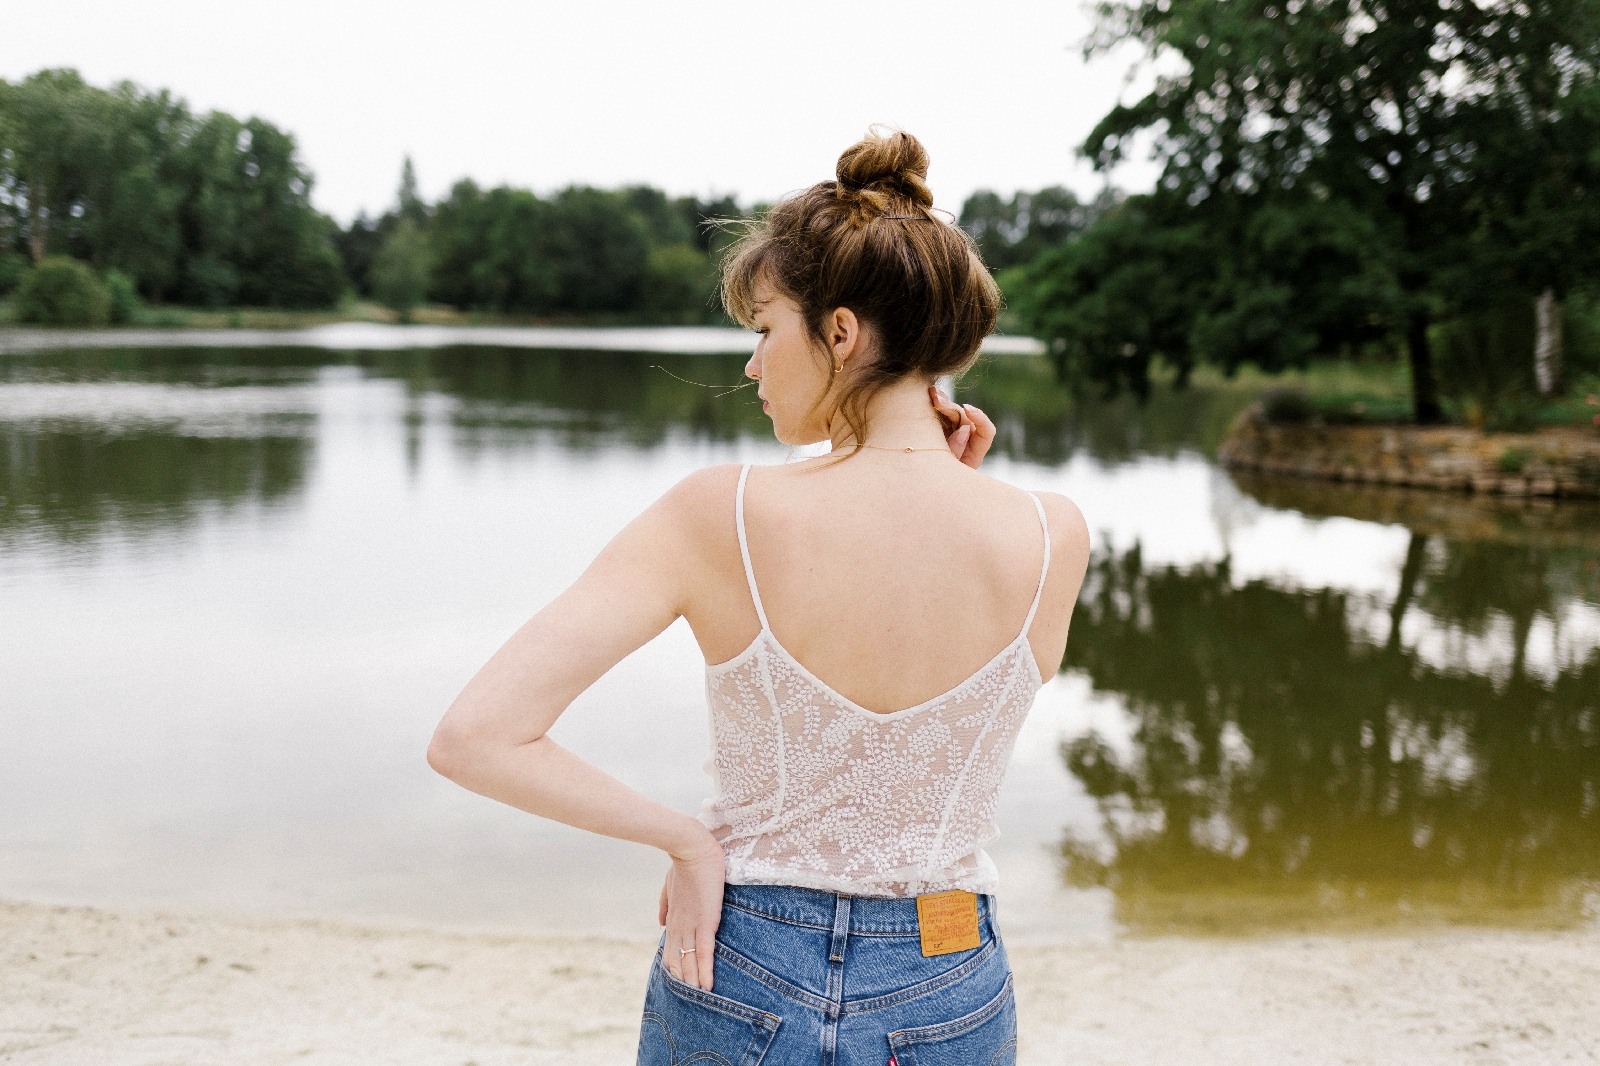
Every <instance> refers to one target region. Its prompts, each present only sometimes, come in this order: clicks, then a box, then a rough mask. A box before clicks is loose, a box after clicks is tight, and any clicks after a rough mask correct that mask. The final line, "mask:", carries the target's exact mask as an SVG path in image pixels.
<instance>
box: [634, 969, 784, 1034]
mask: <svg viewBox="0 0 1600 1066" xmlns="http://www.w3.org/2000/svg"><path fill="white" fill-rule="evenodd" d="M656 967H657V968H658V969H659V970H660V971H661V977H662V979H663V983H664V984H665V985H666V987H667V990H668V991H670V992H671V993H672V994H673V995H675V996H679V997H681V998H683V999H691V1000H694V1001H695V1002H697V1003H699V1004H701V1005H703V1006H706V1007H710V1008H711V1009H712V1010H715V1011H721V1012H722V1013H723V1014H727V1015H731V1016H732V1017H735V1018H738V1019H740V1020H741V1021H746V1022H750V1023H751V1024H753V1025H756V1026H759V1027H760V1028H762V1029H766V1030H770V1031H771V1032H774V1033H775V1032H777V1031H778V1026H780V1025H782V1024H783V1019H782V1018H780V1017H778V1016H777V1015H776V1014H768V1013H767V1012H766V1011H764V1010H757V1009H756V1008H754V1007H747V1006H745V1005H744V1004H743V1003H740V1002H738V1001H737V1000H732V999H729V998H728V997H727V996H719V995H717V994H716V993H715V992H707V991H706V990H705V989H703V988H696V987H694V986H693V985H690V984H685V983H684V982H682V981H680V980H678V979H677V978H676V977H674V976H672V974H671V972H670V971H668V969H667V968H666V967H665V966H663V965H661V956H660V955H657V956H656Z"/></svg>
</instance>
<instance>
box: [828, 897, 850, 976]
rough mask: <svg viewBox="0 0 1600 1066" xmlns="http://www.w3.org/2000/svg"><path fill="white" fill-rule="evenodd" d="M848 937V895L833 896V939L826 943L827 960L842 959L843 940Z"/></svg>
mask: <svg viewBox="0 0 1600 1066" xmlns="http://www.w3.org/2000/svg"><path fill="white" fill-rule="evenodd" d="M848 939H850V897H849V896H844V895H835V896H834V897H833V939H832V941H830V942H829V944H828V961H829V962H843V961H844V945H845V941H846V940H848Z"/></svg>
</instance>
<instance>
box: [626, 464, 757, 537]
mask: <svg viewBox="0 0 1600 1066" xmlns="http://www.w3.org/2000/svg"><path fill="white" fill-rule="evenodd" d="M739 470H740V467H739V466H737V465H735V464H732V463H723V464H720V465H717V466H708V467H705V468H704V469H701V470H696V471H695V472H694V473H692V474H690V475H689V476H687V477H685V478H684V479H683V480H682V481H680V482H678V483H677V484H676V485H674V486H672V488H670V489H668V490H667V491H666V492H665V493H664V494H663V495H662V496H661V498H660V499H658V500H657V501H656V502H655V503H654V504H652V505H651V506H650V509H649V510H648V511H646V512H645V514H644V516H642V517H644V518H645V519H646V521H648V522H649V524H650V525H651V526H653V527H655V528H656V530H657V532H658V533H660V534H665V535H668V536H671V537H672V538H673V539H674V540H677V541H678V542H679V543H680V544H683V545H688V544H716V543H717V542H719V541H720V540H722V539H724V538H726V539H729V540H731V539H733V538H734V537H735V533H734V524H733V523H734V519H733V498H734V493H735V492H736V491H737V489H738V484H739Z"/></svg>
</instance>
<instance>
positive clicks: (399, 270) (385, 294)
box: [372, 218, 429, 322]
mask: <svg viewBox="0 0 1600 1066" xmlns="http://www.w3.org/2000/svg"><path fill="white" fill-rule="evenodd" d="M428 279H429V266H428V239H427V236H426V235H425V234H423V232H422V231H421V230H419V229H418V228H417V226H416V223H414V222H413V221H412V220H411V219H409V218H402V219H401V220H400V224H399V225H398V226H396V227H395V231H394V233H393V234H392V235H391V236H390V237H389V239H388V241H386V242H385V243H384V246H383V248H382V249H380V250H379V252H378V254H377V256H376V257H375V258H374V259H373V261H372V292H373V295H375V296H376V297H377V298H378V300H379V301H380V302H381V303H382V304H383V305H384V306H385V307H388V308H391V309H393V310H394V311H396V312H398V313H399V315H400V321H401V322H409V321H411V309H412V308H413V307H415V306H416V305H417V304H419V303H421V302H422V300H423V298H424V297H425V296H426V295H427V294H428Z"/></svg>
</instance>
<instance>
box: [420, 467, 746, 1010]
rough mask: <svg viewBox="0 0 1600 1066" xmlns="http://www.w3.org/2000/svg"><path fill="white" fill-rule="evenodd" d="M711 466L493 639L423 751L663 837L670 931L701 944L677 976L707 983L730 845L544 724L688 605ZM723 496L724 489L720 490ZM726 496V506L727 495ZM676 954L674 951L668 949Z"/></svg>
mask: <svg viewBox="0 0 1600 1066" xmlns="http://www.w3.org/2000/svg"><path fill="white" fill-rule="evenodd" d="M719 480H725V479H719V478H718V476H717V474H716V471H715V470H710V471H702V472H701V473H699V474H696V475H693V476H691V477H690V478H688V479H685V481H684V482H682V483H680V484H679V485H678V486H677V487H676V488H674V489H673V490H672V491H671V492H669V493H668V494H667V495H666V496H664V497H662V499H661V500H659V501H657V502H656V503H655V504H654V505H653V506H651V507H650V509H649V510H647V511H645V513H644V514H642V515H640V516H639V517H638V518H637V519H635V520H634V521H633V522H632V523H630V524H629V525H628V526H627V528H625V529H624V530H623V531H622V532H621V533H619V534H617V536H616V538H615V539H613V540H612V541H611V543H610V544H608V545H607V546H606V548H605V550H603V551H602V552H601V553H600V555H599V556H598V557H597V558H596V559H595V561H594V562H593V564H591V565H590V566H589V568H588V569H587V570H585V571H584V573H583V575H582V576H581V577H579V578H578V580H577V581H576V582H575V583H574V584H573V585H572V587H570V588H568V589H567V590H566V591H565V592H563V593H562V594H561V595H560V596H558V597H557V598H556V599H555V600H554V601H552V602H551V603H550V604H549V606H547V607H545V608H544V609H543V610H542V611H540V612H539V613H538V614H536V615H534V617H533V618H532V619H530V620H529V621H528V622H527V623H526V624H525V625H523V626H522V628H521V629H519V630H517V632H516V633H515V634H514V635H513V636H512V637H511V639H510V640H508V641H506V643H505V645H504V646H503V647H502V648H500V650H499V651H497V652H495V654H494V656H493V657H492V658H491V659H490V660H489V661H488V663H486V664H485V665H484V667H483V669H481V670H479V671H478V673H477V675H476V676H475V677H473V679H472V680H471V681H470V682H468V684H467V687H466V688H465V689H463V690H462V692H461V694H460V695H459V696H457V697H456V699H455V702H454V703H452V704H451V705H450V709H449V710H448V711H447V712H446V713H445V716H444V719H443V720H442V721H441V722H440V723H439V727H438V729H437V730H436V731H435V732H434V735H433V740H432V742H431V743H430V744H429V745H428V762H429V764H430V765H431V766H433V768H434V769H435V770H437V771H439V773H441V774H443V775H444V776H446V777H448V778H450V779H451V780H452V781H455V782H456V783H457V784H460V785H462V786H463V787H465V788H468V789H470V790H472V791H473V792H477V793H479V794H481V795H484V796H488V797H489V798H491V799H496V800H499V801H500V802H502V803H507V804H510V805H511V806H513V807H517V808H520V809H521V810H524V811H527V812H529V813H530V814H537V815H539V816H540V817H543V818H550V819H553V820H555V821H558V822H564V823H565V824H567V825H571V826H575V827H577V828H579V829H587V830H589V831H590V832H594V833H602V834H604V835H606V836H610V837H617V838H620V839H622V840H632V841H636V842H638V843H640V844H648V845H650V846H652V847H656V848H660V849H661V850H662V851H664V852H666V853H667V854H668V855H670V856H671V857H672V862H673V873H674V878H673V879H674V882H675V883H676V884H677V885H678V891H677V892H676V893H675V896H676V897H679V898H674V899H673V900H672V901H671V904H672V906H671V908H669V920H668V923H667V925H668V943H669V945H677V946H681V947H692V948H694V949H695V950H694V955H695V961H698V962H699V964H700V965H699V966H698V967H694V966H691V967H689V968H687V969H688V972H687V973H682V974H680V973H679V967H678V966H677V965H676V959H669V962H670V963H672V965H671V967H670V968H671V969H672V970H673V973H674V975H675V976H680V977H681V979H683V980H686V981H688V982H689V983H691V984H695V985H697V986H699V987H702V988H710V986H711V960H712V948H713V944H714V938H715V935H716V926H717V922H718V920H719V919H720V915H721V907H722V879H723V867H722V849H721V847H720V845H718V843H717V842H716V840H715V839H713V837H712V836H711V833H710V831H709V830H708V829H706V827H705V826H704V825H702V824H701V823H700V822H699V821H698V820H697V819H695V818H693V817H692V816H690V815H688V814H684V813H683V812H681V811H678V810H675V809H673V808H671V807H668V806H667V805H666V804H664V803H660V802H658V801H656V800H653V799H650V798H649V797H648V796H645V795H643V794H641V793H639V792H637V791H635V790H634V789H632V788H629V787H628V786H627V785H624V784H623V783H622V782H620V781H618V780H617V779H616V778H614V777H612V776H611V775H610V774H607V773H605V772H603V771H602V770H600V769H599V768H597V767H595V766H593V765H591V764H590V763H587V762H585V761H584V760H582V759H580V758H578V757H577V756H576V755H574V754H572V753H571V752H569V751H567V750H566V749H565V748H562V747H561V746H560V745H559V744H557V743H555V741H553V740H551V739H550V738H549V736H548V735H547V733H548V731H549V729H550V727H551V726H552V725H553V724H554V723H555V721H556V719H557V718H558V717H560V715H561V712H562V711H564V710H566V708H567V706H568V705H569V704H570V703H571V702H572V701H573V700H574V699H575V698H576V697H577V696H578V694H579V693H581V692H582V691H583V690H584V689H586V688H588V687H589V686H590V685H591V684H593V683H594V681H595V680H596V679H597V678H599V677H600V675H602V674H604V673H605V672H606V671H607V670H609V669H610V668H611V667H612V666H614V665H615V664H616V663H617V662H618V661H620V660H621V659H622V658H623V657H624V656H626V655H628V654H629V653H630V652H632V651H634V650H635V649H636V648H638V647H640V646H641V645H643V644H645V643H646V642H647V641H649V640H650V639H651V638H653V637H655V636H656V635H657V634H659V633H660V632H661V631H662V630H663V629H665V628H667V626H669V625H671V624H672V622H673V620H674V619H676V618H677V617H678V616H679V615H680V614H682V613H683V612H684V606H685V603H686V602H687V599H688V597H689V596H690V595H691V594H692V590H693V588H694V574H695V573H696V570H697V567H698V557H699V556H700V555H702V554H703V553H704V552H705V551H706V547H705V543H706V541H705V538H704V537H703V536H701V535H699V534H700V529H701V526H700V524H701V523H703V522H706V521H708V520H709V518H710V515H709V512H710V509H711V505H712V500H711V499H710V497H711V495H712V493H711V491H710V490H711V489H713V488H714V487H715V486H716V483H717V482H718V481H719ZM720 502H723V503H725V502H726V501H720ZM724 509H726V508H724ZM669 954H671V953H669Z"/></svg>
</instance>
